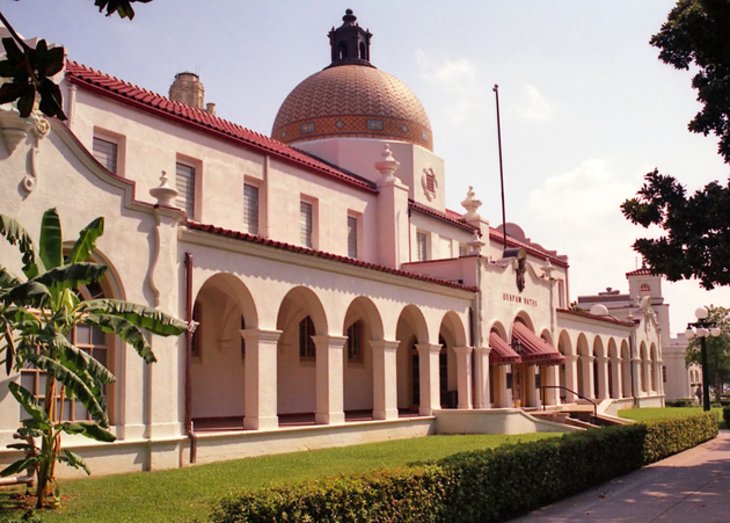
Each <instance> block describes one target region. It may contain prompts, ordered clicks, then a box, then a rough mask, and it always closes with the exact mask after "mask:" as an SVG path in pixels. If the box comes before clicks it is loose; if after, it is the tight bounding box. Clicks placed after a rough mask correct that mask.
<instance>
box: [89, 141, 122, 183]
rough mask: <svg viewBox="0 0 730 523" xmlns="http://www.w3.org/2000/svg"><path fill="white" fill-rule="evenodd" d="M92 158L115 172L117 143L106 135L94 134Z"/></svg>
mask: <svg viewBox="0 0 730 523" xmlns="http://www.w3.org/2000/svg"><path fill="white" fill-rule="evenodd" d="M92 149H93V151H92V152H93V154H94V158H96V159H97V161H98V162H99V163H100V164H102V165H103V166H104V167H106V169H107V170H108V171H111V172H113V173H114V174H116V173H117V170H118V158H119V154H118V151H119V144H118V143H117V142H116V141H113V140H112V139H111V138H108V137H106V136H104V137H99V136H94V143H93V146H92Z"/></svg>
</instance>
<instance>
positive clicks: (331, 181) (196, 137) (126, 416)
mask: <svg viewBox="0 0 730 523" xmlns="http://www.w3.org/2000/svg"><path fill="white" fill-rule="evenodd" d="M370 38H371V35H370V33H368V32H367V31H364V30H363V29H361V28H360V27H359V25H358V24H357V22H356V19H355V17H354V15H352V13H351V12H349V11H348V13H347V14H346V15H345V17H343V24H342V25H341V26H340V27H339V28H337V29H336V30H333V31H332V32H331V33H330V45H331V49H332V61H331V64H330V65H329V66H327V67H325V68H324V69H323V70H322V71H319V72H317V73H315V74H313V75H312V76H310V77H309V78H307V79H305V80H304V81H303V82H302V83H301V84H299V85H298V86H296V87H295V88H294V89H293V91H292V92H291V94H290V95H289V96H288V97H287V99H286V100H285V101H284V102H283V103H282V105H281V108H280V109H279V112H278V114H277V115H276V118H275V123H274V126H273V129H272V133H271V137H268V136H264V135H261V134H259V133H255V132H253V131H250V130H248V129H246V128H245V127H243V126H241V125H239V124H236V123H233V122H229V121H227V120H224V119H222V118H220V117H218V116H216V115H215V114H214V107H213V106H212V105H208V106H207V107H206V106H205V101H204V92H203V87H202V84H201V83H200V80H199V79H198V78H197V76H196V75H194V74H192V73H181V74H180V75H178V76H177V77H176V80H175V84H174V86H173V88H171V92H170V97H169V98H168V97H165V96H163V95H160V94H157V93H153V92H150V91H148V90H145V89H144V88H142V87H138V86H136V85H132V84H130V83H128V82H125V81H124V80H121V79H117V78H114V77H112V76H109V75H107V74H105V73H103V72H100V71H96V70H94V69H92V68H91V67H88V66H86V65H82V64H79V63H76V62H73V61H69V62H68V63H67V66H66V73H65V79H64V80H63V82H62V91H63V94H64V102H65V111H66V114H67V116H68V121H67V122H64V123H62V122H59V121H55V120H53V121H49V120H47V119H46V118H44V117H42V116H41V115H35V116H33V117H32V118H30V119H28V120H22V119H20V118H18V116H17V114H16V113H15V112H14V111H13V110H12V109H8V110H4V111H1V112H0V127H1V128H2V129H1V131H2V136H3V140H1V141H0V187H1V190H2V194H3V198H2V199H0V212H2V213H3V214H7V215H10V216H13V217H15V218H17V219H18V220H19V221H20V222H21V223H23V224H24V225H25V226H26V228H28V230H30V231H37V230H38V225H39V221H40V218H41V215H42V212H43V211H44V210H45V209H47V208H50V207H57V208H58V210H59V213H60V216H61V219H62V224H63V228H64V231H65V234H66V235H67V236H68V237H70V236H72V235H73V234H75V232H76V231H78V230H80V229H81V228H82V227H83V226H84V225H86V224H87V223H88V222H89V221H91V220H92V219H93V218H95V217H97V216H104V217H105V219H106V231H105V234H104V236H103V237H101V238H100V240H99V241H98V244H97V251H96V253H95V258H96V259H98V260H100V261H103V262H104V263H106V264H108V266H109V271H108V276H107V277H106V280H105V281H104V283H103V285H102V286H101V288H94V289H86V290H85V291H84V292H85V293H88V294H89V295H97V294H100V293H103V294H104V295H106V296H113V297H118V298H123V299H127V300H131V301H135V302H140V303H145V304H149V305H152V306H156V307H158V308H160V309H161V310H163V311H165V312H167V313H170V314H173V315H176V316H177V317H180V318H183V319H186V320H190V321H195V322H197V323H198V327H197V330H196V331H195V334H194V335H190V336H188V337H187V338H186V337H180V338H179V339H166V338H165V339H163V338H155V339H153V341H152V343H153V348H154V350H155V353H156V355H157V357H158V360H159V361H158V363H156V364H155V365H153V366H149V367H145V366H144V365H143V363H142V362H141V361H140V360H139V359H138V358H137V357H136V355H134V354H132V353H131V352H130V351H129V350H127V349H126V348H125V347H124V346H123V345H122V344H121V343H120V342H119V341H118V340H115V339H112V338H110V337H109V336H106V335H104V334H103V333H101V332H94V331H83V332H81V331H80V332H77V333H76V338H75V340H76V343H77V344H79V345H80V346H83V347H86V348H88V349H89V351H91V353H92V354H93V355H94V356H95V357H98V358H100V359H102V360H103V361H104V362H105V363H106V365H107V366H109V368H110V369H111V370H112V371H113V373H114V374H115V375H116V376H117V382H116V383H115V384H114V385H112V386H111V387H110V388H109V391H108V395H109V401H108V404H109V406H110V414H111V420H112V424H113V430H114V431H115V433H116V435H117V437H118V439H117V442H116V443H113V444H105V445H99V444H95V443H93V442H89V441H87V440H82V439H79V440H69V441H68V446H69V447H73V448H75V450H76V451H77V452H79V453H81V454H82V455H84V456H85V457H87V458H88V459H89V461H90V464H91V467H92V469H93V470H94V471H96V472H104V471H107V472H109V471H123V470H140V469H152V468H165V467H179V466H182V465H185V464H188V463H190V462H206V461H213V460H219V459H227V458H233V457H238V456H250V455H257V454H263V453H270V452H280V451H286V450H293V449H305V448H316V447H322V446H328V445H342V444H348V443H356V442H364V441H374V440H379V439H380V440H382V439H390V438H402V437H412V436H418V435H425V434H430V433H435V432H469V431H492V432H517V431H521V430H524V431H530V430H559V428H558V427H556V426H554V425H551V424H549V423H547V422H540V421H539V420H537V419H536V418H533V417H532V416H530V415H529V414H526V412H531V411H536V410H537V409H540V408H541V407H542V406H546V407H550V409H552V410H558V409H560V408H561V406H562V405H564V404H574V403H576V402H579V401H585V400H580V399H579V398H578V397H577V396H578V395H579V396H582V397H584V398H587V399H589V400H595V401H596V402H600V403H602V405H604V406H606V405H612V406H613V407H612V408H616V406H618V405H629V406H630V405H661V404H663V398H664V391H663V388H662V380H661V379H658V378H657V376H658V375H659V374H660V372H661V367H662V339H661V337H660V334H659V331H658V329H657V319H656V315H657V313H658V312H657V311H656V310H655V308H654V306H653V305H652V304H651V303H648V304H645V306H644V307H643V308H641V309H639V310H638V311H636V312H635V313H634V316H633V317H632V318H629V319H625V318H624V319H619V318H617V317H614V316H612V315H608V314H601V315H595V314H588V313H583V312H576V311H571V310H569V309H568V304H569V303H570V301H569V294H568V290H569V278H568V272H569V271H568V268H569V265H568V258H567V257H566V256H564V255H559V254H557V253H556V252H554V251H551V250H548V249H546V248H544V247H542V246H540V245H539V244H537V243H535V242H533V241H531V240H530V239H529V238H528V237H526V235H525V233H524V232H523V231H522V229H520V228H519V227H518V226H516V225H514V224H508V225H507V227H506V232H507V234H506V238H505V236H504V235H503V233H502V227H497V228H495V227H492V226H490V224H489V222H488V220H487V217H486V216H482V215H480V213H479V210H480V202H479V200H478V198H477V195H475V194H474V193H473V192H472V191H471V189H470V188H468V187H464V193H465V198H464V201H463V202H462V207H463V209H460V210H458V211H457V210H450V209H447V208H446V203H445V199H444V194H445V191H444V187H445V185H446V184H447V183H448V176H447V169H446V162H445V161H444V160H443V159H441V158H439V157H438V156H437V155H436V154H435V153H434V151H433V143H434V139H437V138H438V130H432V129H431V126H430V122H429V119H428V116H427V114H426V112H425V110H424V109H423V107H422V105H421V104H420V102H419V101H418V98H417V97H416V95H415V94H414V93H413V92H411V91H410V90H409V89H408V88H407V87H406V86H405V85H404V84H403V83H401V82H400V81H399V80H397V79H396V78H395V77H393V76H391V75H390V74H388V73H385V72H383V71H380V70H379V69H377V68H376V67H374V66H373V65H372V62H371V60H370ZM323 65H326V64H323ZM272 81H274V79H273V78H272ZM272 116H273V115H272ZM472 154H476V152H472ZM505 245H506V249H505ZM13 252H14V251H13V249H12V248H11V247H9V246H7V245H5V244H3V245H2V246H1V247H0V254H1V255H2V260H3V264H7V265H9V266H11V267H13V268H14V269H17V267H18V266H19V260H17V257H14V255H13ZM6 260H8V261H7V262H6ZM8 380H17V381H19V382H20V383H22V384H23V385H24V386H26V387H27V388H28V389H29V390H31V391H32V392H34V393H38V391H39V390H40V389H39V384H40V383H41V382H42V380H43V376H42V374H40V373H38V372H36V371H30V370H28V371H23V372H22V373H20V375H12V376H9V377H5V376H3V378H2V381H0V448H2V449H4V445H5V444H7V443H9V442H11V440H12V434H13V432H14V431H15V429H16V428H17V426H18V422H19V419H20V410H19V407H18V405H17V404H16V403H15V401H14V400H13V398H12V397H11V396H10V395H9V394H7V382H8ZM559 387H563V388H559ZM65 412H67V413H68V416H69V417H76V418H84V416H85V413H84V411H83V408H82V407H81V406H80V405H74V404H73V402H69V406H68V408H67V409H66V410H65ZM11 457H12V456H11V455H10V454H9V451H6V450H0V460H1V461H4V462H7V461H10V459H11Z"/></svg>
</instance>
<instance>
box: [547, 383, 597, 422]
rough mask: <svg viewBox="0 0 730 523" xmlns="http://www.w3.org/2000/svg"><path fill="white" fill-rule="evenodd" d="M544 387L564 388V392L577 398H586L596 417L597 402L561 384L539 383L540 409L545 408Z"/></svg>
mask: <svg viewBox="0 0 730 523" xmlns="http://www.w3.org/2000/svg"><path fill="white" fill-rule="evenodd" d="M545 389H560V390H564V391H566V392H570V393H571V394H575V395H576V396H578V398H580V399H582V400H586V401H587V402H589V403H590V404H591V405H593V417H594V418H597V417H598V403H596V402H595V401H593V400H592V399H590V398H586V397H585V396H583V395H581V394H580V393H578V392H577V391H574V390H571V389H569V388H568V387H563V386H562V385H541V386H540V394H541V395H542V410H545Z"/></svg>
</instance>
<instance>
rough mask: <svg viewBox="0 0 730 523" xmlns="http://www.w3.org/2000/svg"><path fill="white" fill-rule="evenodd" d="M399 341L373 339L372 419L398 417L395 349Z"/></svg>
mask: <svg viewBox="0 0 730 523" xmlns="http://www.w3.org/2000/svg"><path fill="white" fill-rule="evenodd" d="M398 345H399V342H397V341H385V340H377V341H375V340H373V341H371V342H370V347H371V348H372V353H373V419H398V388H397V383H398V381H397V376H396V373H397V362H396V350H397V349H398Z"/></svg>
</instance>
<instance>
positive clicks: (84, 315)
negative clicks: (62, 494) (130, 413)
mask: <svg viewBox="0 0 730 523" xmlns="http://www.w3.org/2000/svg"><path fill="white" fill-rule="evenodd" d="M103 231H104V220H103V218H97V219H96V220H94V221H92V222H91V223H90V224H89V225H88V226H86V227H85V228H84V229H83V230H82V231H81V233H80V234H79V238H78V240H76V242H75V243H74V245H73V247H72V248H71V249H70V251H68V252H64V247H63V237H62V233H61V224H60V220H59V217H58V214H57V212H56V210H55V209H49V210H48V211H46V212H45V213H44V215H43V219H42V223H41V232H40V238H39V244H38V251H36V249H35V245H34V243H33V240H32V239H31V237H30V235H29V234H28V233H27V232H26V231H25V229H24V228H23V227H22V226H21V225H20V224H19V223H18V222H17V221H16V220H14V219H12V218H10V217H7V216H3V215H0V235H2V236H3V237H4V238H5V239H6V240H7V241H8V242H10V244H12V245H16V246H17V247H18V249H19V251H20V253H21V256H22V260H21V261H22V264H23V267H22V270H23V273H24V275H25V278H26V279H25V281H23V280H21V279H20V278H18V277H17V276H15V275H13V274H11V273H10V271H8V270H7V269H6V268H5V267H3V266H2V265H0V333H2V334H1V336H2V343H1V344H0V351H1V352H3V353H4V356H5V367H6V371H7V373H8V374H11V373H12V371H13V370H14V371H16V372H19V371H20V370H21V369H27V368H34V369H37V370H38V371H41V372H42V373H44V374H45V376H46V380H45V382H46V384H45V391H44V395H43V397H44V399H43V401H42V402H41V401H39V400H38V399H37V398H36V397H34V395H33V393H32V392H31V391H29V390H28V389H26V388H25V387H23V386H22V385H20V384H18V383H15V382H11V383H10V384H9V386H8V388H9V389H10V392H11V394H12V395H13V396H14V397H15V399H16V400H17V401H18V402H19V403H20V405H21V406H22V408H23V409H24V410H25V412H26V413H27V415H28V417H27V418H26V419H24V420H23V421H22V426H21V427H20V428H19V429H18V434H19V436H20V437H21V438H22V439H25V440H26V442H25V443H18V444H13V445H10V447H11V448H14V449H17V450H21V451H23V452H24V453H25V456H24V457H22V458H21V459H19V460H18V461H16V462H15V463H13V464H11V465H10V466H8V467H7V468H5V469H4V470H2V471H0V476H8V475H11V474H16V473H18V472H21V471H24V470H29V471H32V472H35V474H36V476H37V489H36V507H37V508H41V507H43V506H44V503H45V501H46V500H47V499H50V500H51V501H53V503H54V504H57V503H58V500H59V497H58V495H57V485H55V483H56V482H55V466H56V463H65V464H67V465H69V466H72V467H76V468H81V469H83V470H85V471H86V472H87V474H88V473H89V469H88V467H87V466H86V464H85V463H84V461H83V459H81V457H80V456H78V455H77V454H75V453H73V452H71V451H69V450H64V449H62V447H61V434H62V433H66V434H82V435H84V436H86V437H89V438H93V439H96V440H99V441H106V442H109V441H114V439H115V436H114V435H113V434H112V433H111V432H110V431H109V416H108V413H107V407H106V401H105V388H106V386H107V385H108V384H110V383H112V382H113V381H114V376H113V375H112V373H111V372H110V371H109V370H108V369H107V368H106V367H104V365H102V364H101V363H100V362H98V361H97V360H96V359H94V358H93V357H92V356H91V355H89V354H88V353H87V352H84V351H83V350H81V349H80V348H78V347H77V346H75V345H74V344H73V343H72V342H71V339H72V338H71V334H72V333H73V331H74V329H75V328H76V327H78V326H80V325H85V326H89V327H95V328H98V329H101V330H102V331H103V332H106V333H112V334H115V335H116V336H118V337H119V338H120V339H121V340H123V341H124V342H126V343H128V344H129V345H131V346H132V347H133V348H134V349H135V350H136V352H137V353H138V354H139V355H140V356H141V357H142V358H143V359H144V361H145V362H146V363H152V362H154V361H155V356H154V354H153V352H152V349H151V347H150V344H149V342H148V340H147V338H146V337H145V333H154V334H158V335H162V336H170V335H179V334H181V333H182V332H184V331H185V330H186V328H187V325H186V324H185V323H184V322H181V321H179V320H176V319H174V318H172V317H170V316H167V315H165V314H163V313H161V312H159V311H157V310H155V309H152V308H148V307H145V306H143V305H136V304H133V303H130V302H126V301H122V300H114V299H105V298H99V299H91V300H88V301H84V300H82V299H81V297H80V294H79V288H80V287H82V286H85V285H89V284H91V283H94V282H98V281H99V280H100V279H101V278H102V277H103V275H104V272H105V271H106V266H105V265H103V264H99V263H93V262H90V261H88V260H89V258H90V256H91V254H92V252H93V250H94V246H95V242H96V240H97V238H99V236H101V235H102V233H103ZM59 397H60V398H61V400H63V398H67V399H75V400H77V401H79V402H81V403H82V404H83V406H84V407H85V409H86V410H87V411H88V413H89V418H90V419H89V420H86V421H63V419H64V415H63V401H60V402H58V401H57V399H58V398H59ZM34 438H38V439H40V442H41V446H40V448H39V447H37V446H36V444H35V442H34ZM54 487H55V488H54Z"/></svg>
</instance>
